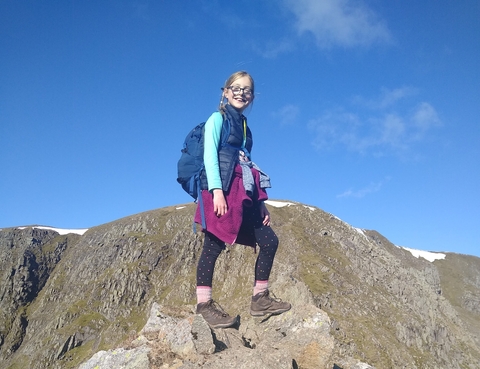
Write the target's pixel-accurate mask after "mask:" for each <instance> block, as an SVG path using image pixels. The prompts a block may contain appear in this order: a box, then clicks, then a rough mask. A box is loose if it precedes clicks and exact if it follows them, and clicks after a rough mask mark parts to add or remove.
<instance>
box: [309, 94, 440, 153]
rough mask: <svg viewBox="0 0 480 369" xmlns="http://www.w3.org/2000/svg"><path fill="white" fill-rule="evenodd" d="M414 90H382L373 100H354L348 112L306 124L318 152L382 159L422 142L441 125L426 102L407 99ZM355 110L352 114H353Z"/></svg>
mask: <svg viewBox="0 0 480 369" xmlns="http://www.w3.org/2000/svg"><path fill="white" fill-rule="evenodd" d="M413 91H415V89H414V88H409V87H405V88H401V89H395V90H391V91H387V90H382V92H381V93H380V95H379V96H378V97H375V98H371V99H366V98H363V97H358V96H357V97H356V98H354V99H353V104H352V105H353V106H351V107H350V109H347V108H345V107H340V108H334V109H330V110H327V111H325V112H324V113H322V114H321V115H320V116H319V117H318V118H316V119H312V120H310V121H309V123H308V127H309V129H310V130H311V131H312V132H314V134H315V138H314V139H313V145H314V147H315V148H317V149H319V150H324V149H330V148H333V147H335V146H343V147H345V148H347V149H348V150H351V151H355V152H359V153H363V154H367V153H370V152H371V153H373V154H375V155H385V154H387V153H388V152H395V153H398V152H404V151H405V150H408V149H410V148H411V147H412V145H413V144H415V143H418V142H420V141H423V140H424V139H425V138H426V137H427V136H428V135H429V134H430V132H431V131H432V129H433V128H435V127H439V126H441V124H442V122H441V120H440V118H439V116H438V113H437V111H436V110H435V108H434V107H433V106H432V105H431V104H429V103H428V102H420V103H413V104H412V102H411V100H410V99H407V97H411V96H413V95H414V92H413ZM354 109H355V110H354Z"/></svg>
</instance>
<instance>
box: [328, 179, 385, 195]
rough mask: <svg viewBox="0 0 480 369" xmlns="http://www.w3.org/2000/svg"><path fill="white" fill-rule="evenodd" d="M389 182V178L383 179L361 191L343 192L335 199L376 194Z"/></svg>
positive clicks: (349, 190) (350, 190)
mask: <svg viewBox="0 0 480 369" xmlns="http://www.w3.org/2000/svg"><path fill="white" fill-rule="evenodd" d="M389 180H390V177H387V178H385V179H384V180H383V181H380V182H371V183H370V184H368V185H367V186H365V187H364V188H361V189H358V190H356V189H348V190H346V191H345V192H343V193H341V194H339V195H337V198H346V197H355V198H363V197H365V196H367V195H369V194H372V193H375V192H378V191H380V190H381V189H382V187H383V185H384V184H385V183H386V182H388V181H389Z"/></svg>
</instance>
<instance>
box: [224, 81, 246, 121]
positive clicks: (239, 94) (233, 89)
mask: <svg viewBox="0 0 480 369" xmlns="http://www.w3.org/2000/svg"><path fill="white" fill-rule="evenodd" d="M223 94H224V96H225V98H226V99H227V100H228V103H229V104H230V105H231V106H232V107H234V108H235V109H236V110H238V111H239V112H240V113H243V111H244V110H245V108H246V107H247V106H248V105H250V103H251V102H252V101H253V91H252V83H251V82H250V78H248V77H247V76H243V77H240V78H239V79H236V80H235V81H234V82H233V83H232V84H231V85H230V86H228V87H227V88H225V90H224V93H223Z"/></svg>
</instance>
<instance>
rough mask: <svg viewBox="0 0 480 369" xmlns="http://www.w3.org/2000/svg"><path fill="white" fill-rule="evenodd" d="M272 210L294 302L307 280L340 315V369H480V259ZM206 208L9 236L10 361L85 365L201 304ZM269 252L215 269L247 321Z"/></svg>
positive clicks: (280, 285)
mask: <svg viewBox="0 0 480 369" xmlns="http://www.w3.org/2000/svg"><path fill="white" fill-rule="evenodd" d="M271 204H273V205H275V206H272V205H269V209H270V211H271V214H272V219H273V227H274V229H275V231H276V232H277V234H278V235H279V238H280V242H281V245H280V248H279V251H278V254H277V257H276V259H275V265H274V270H273V272H272V277H271V281H272V289H273V291H274V292H275V293H276V294H277V295H278V296H279V297H282V298H293V297H292V296H296V295H295V291H296V288H297V287H296V286H297V283H299V282H302V283H304V284H306V286H308V289H309V294H310V298H311V300H312V302H313V303H314V304H315V305H316V306H317V307H319V308H321V309H322V310H324V311H325V312H326V313H327V314H328V316H329V317H330V320H331V322H332V325H331V334H332V335H333V337H334V361H335V363H336V364H337V365H338V366H339V367H343V368H344V369H348V368H349V365H350V364H349V363H350V362H351V359H352V358H354V359H356V360H360V361H362V362H367V363H369V364H371V365H373V366H375V367H376V368H377V369H380V368H478V363H479V362H480V345H479V336H480V327H479V323H478V322H479V321H480V309H479V304H480V302H479V299H478V296H480V294H479V292H480V291H479V290H480V268H479V266H480V264H479V263H480V259H479V258H476V257H473V256H466V255H456V254H450V253H447V254H446V258H445V259H443V260H442V259H440V260H435V261H434V262H430V261H427V260H426V259H424V258H416V257H415V256H413V255H412V253H411V252H409V251H407V250H405V249H402V248H399V247H397V246H395V245H393V244H391V243H390V242H389V241H388V240H387V239H386V238H384V237H383V236H382V235H381V234H379V233H378V232H376V231H367V230H360V229H356V228H354V227H352V226H350V225H348V224H347V223H345V222H343V221H341V220H340V219H338V218H337V217H335V216H333V215H332V214H329V213H326V212H324V211H322V210H320V209H318V208H315V207H311V206H306V205H303V204H299V203H295V202H284V203H282V204H278V203H271ZM279 205H285V206H279ZM194 209H195V208H194V205H193V204H188V205H185V206H177V207H167V208H162V209H157V210H152V211H148V212H144V213H141V214H136V215H132V216H129V217H125V218H122V219H119V220H117V221H114V222H111V223H108V224H103V225H100V226H97V227H94V228H91V229H89V230H88V231H86V232H85V233H84V234H83V235H78V234H67V235H60V234H59V233H58V232H56V231H54V230H51V229H38V228H37V229H36V228H25V229H19V228H8V229H2V230H0V278H1V281H2V282H1V284H0V308H1V315H0V363H1V365H0V366H1V367H2V368H4V367H5V368H10V369H14V368H32V369H37V368H38V369H40V368H41V369H43V368H47V367H48V368H75V367H77V366H78V364H80V363H81V362H82V361H84V360H86V359H88V358H89V357H91V356H92V355H93V354H94V353H95V352H97V351H99V350H102V349H110V348H114V347H117V346H118V345H121V344H122V342H123V340H124V339H125V338H126V337H127V336H128V335H129V334H132V332H138V331H139V330H140V329H141V328H142V327H143V325H144V324H145V322H146V319H147V316H148V313H149V310H150V308H151V306H152V304H153V302H158V303H160V304H165V305H173V306H185V305H191V306H192V307H193V304H194V302H195V268H196V262H197V259H198V255H199V252H200V251H201V247H202V235H201V233H198V234H196V235H195V234H193V233H192V229H191V226H192V214H193V212H194ZM255 257H256V254H255V253H254V252H253V249H251V248H248V247H243V246H240V245H235V246H234V247H231V248H229V249H228V250H227V252H224V253H222V255H221V256H220V258H219V260H218V264H217V267H216V270H215V278H214V298H215V299H217V300H219V302H220V303H221V304H222V305H223V306H224V307H225V309H226V310H227V311H229V312H232V313H238V314H240V315H242V316H244V317H245V319H247V315H248V314H247V312H248V306H249V299H250V294H251V290H252V284H253V280H252V279H253V266H254V262H255ZM291 302H292V303H293V304H295V301H291Z"/></svg>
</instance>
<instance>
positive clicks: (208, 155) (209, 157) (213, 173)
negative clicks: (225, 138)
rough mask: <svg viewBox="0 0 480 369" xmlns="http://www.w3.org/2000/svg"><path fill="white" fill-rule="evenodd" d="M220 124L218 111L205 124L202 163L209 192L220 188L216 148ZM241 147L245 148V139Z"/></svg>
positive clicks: (218, 143)
mask: <svg viewBox="0 0 480 369" xmlns="http://www.w3.org/2000/svg"><path fill="white" fill-rule="evenodd" d="M222 124H223V117H222V114H221V113H220V112H218V111H217V112H215V113H213V114H212V115H211V116H210V118H208V120H207V122H206V123H205V141H204V152H203V161H204V163H205V172H206V175H207V181H208V190H209V191H212V190H214V189H217V188H222V180H221V179H220V167H219V164H218V148H219V146H220V142H221V134H222ZM242 146H243V147H245V138H244V140H243V144H242Z"/></svg>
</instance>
